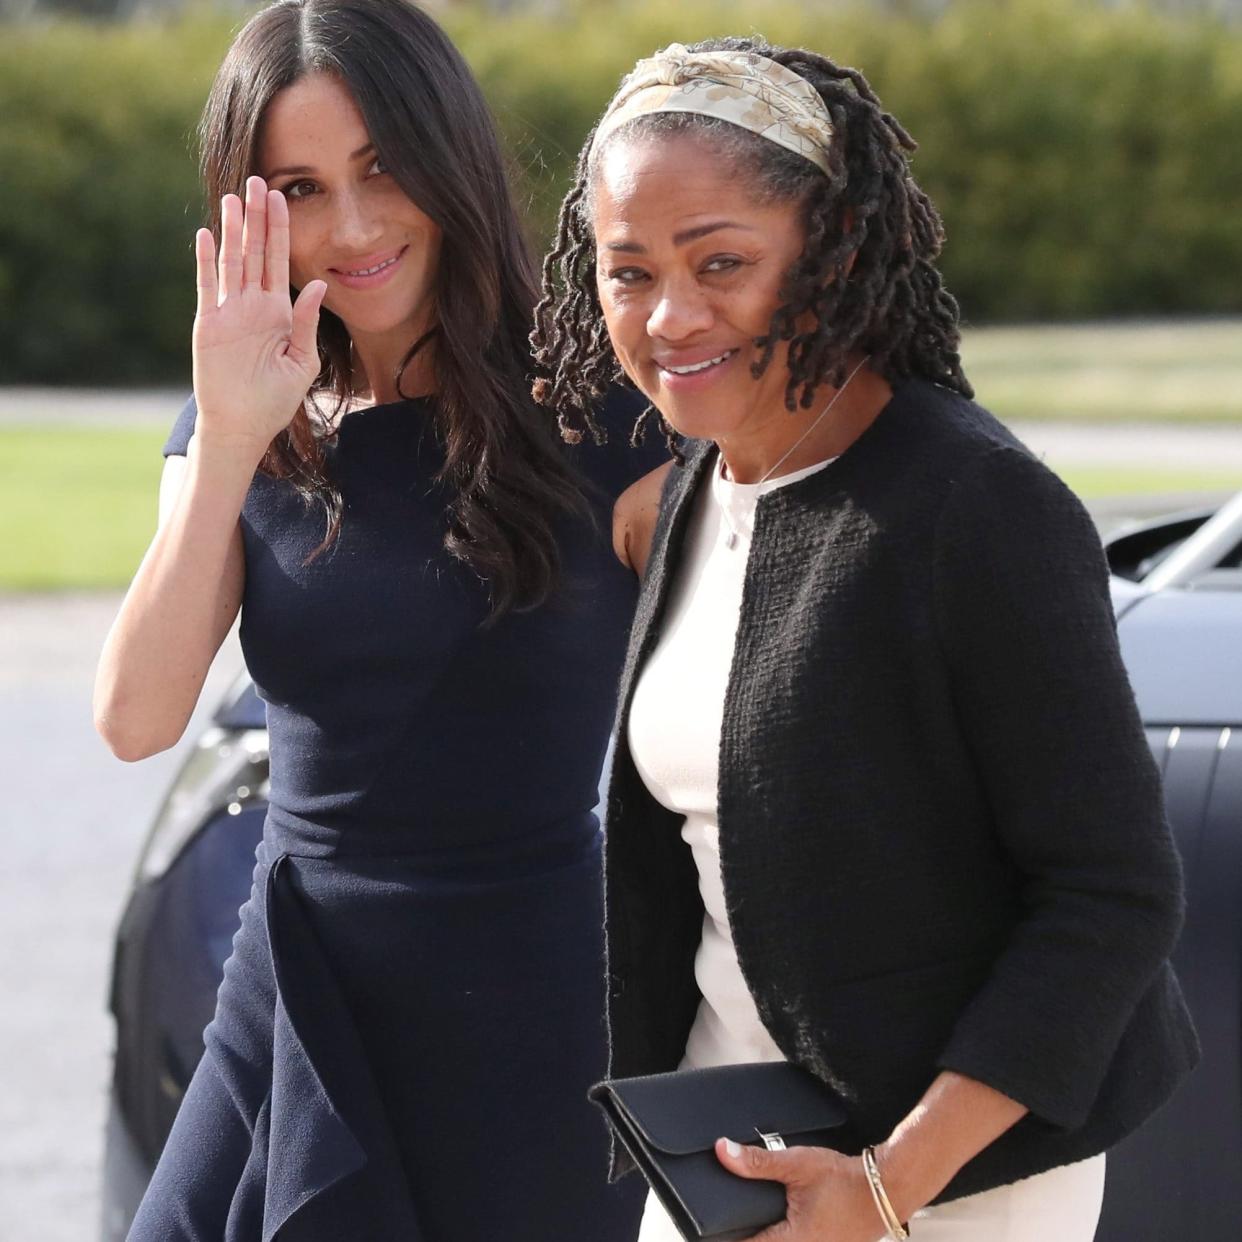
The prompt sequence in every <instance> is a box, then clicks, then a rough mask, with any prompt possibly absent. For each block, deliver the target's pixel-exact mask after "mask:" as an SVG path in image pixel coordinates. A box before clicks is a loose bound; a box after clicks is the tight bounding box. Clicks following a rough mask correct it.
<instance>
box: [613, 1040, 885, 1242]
mask: <svg viewBox="0 0 1242 1242" xmlns="http://www.w3.org/2000/svg"><path fill="white" fill-rule="evenodd" d="M590 1095H591V1099H593V1100H594V1101H595V1102H596V1103H597V1104H598V1105H599V1106H600V1107H601V1108H602V1109H603V1110H604V1112H605V1114H606V1115H607V1117H608V1120H609V1121H610V1122H611V1124H612V1126H613V1128H614V1130H615V1131H616V1133H617V1136H618V1138H619V1139H620V1141H621V1142H622V1144H624V1146H625V1148H626V1150H627V1151H628V1152H629V1153H630V1156H631V1157H632V1158H633V1160H634V1163H635V1164H636V1165H637V1166H638V1167H639V1169H640V1170H641V1171H642V1173H643V1175H644V1176H645V1177H646V1178H647V1181H648V1182H649V1183H650V1184H651V1188H652V1190H653V1191H654V1192H655V1194H656V1197H657V1198H658V1199H659V1200H660V1202H661V1204H663V1206H664V1209H665V1210H666V1211H667V1212H668V1214H669V1216H670V1217H672V1219H673V1221H674V1222H675V1223H676V1225H677V1227H678V1229H680V1230H681V1233H682V1236H683V1237H685V1238H686V1239H688V1240H689V1242H739V1240H740V1239H743V1238H754V1237H756V1235H758V1236H759V1237H761V1238H762V1237H764V1233H763V1232H762V1231H765V1230H767V1228H768V1227H769V1226H771V1225H777V1224H779V1223H780V1222H782V1221H785V1220H786V1219H787V1215H786V1214H787V1210H788V1212H789V1213H790V1215H789V1216H788V1219H789V1223H790V1224H794V1225H798V1224H799V1222H802V1221H803V1220H804V1219H805V1221H806V1222H807V1226H808V1227H809V1225H810V1222H811V1221H812V1220H813V1221H814V1222H815V1224H814V1227H815V1228H816V1229H817V1232H815V1233H810V1232H808V1233H805V1234H803V1233H797V1234H791V1233H789V1232H788V1231H787V1229H786V1230H785V1231H784V1232H781V1233H779V1234H776V1233H773V1235H772V1237H773V1239H774V1240H775V1239H776V1238H778V1237H779V1238H780V1239H781V1240H782V1242H795V1239H801V1238H802V1237H806V1238H807V1239H811V1238H812V1237H813V1238H815V1239H816V1242H820V1240H821V1239H823V1238H824V1237H826V1236H833V1237H834V1238H835V1237H836V1234H835V1233H833V1234H832V1235H827V1234H825V1232H824V1225H823V1223H820V1217H821V1216H822V1214H823V1213H822V1208H823V1206H824V1202H823V1199H824V1196H823V1193H822V1190H821V1188H820V1186H819V1179H818V1177H817V1176H816V1175H815V1174H816V1172H817V1171H818V1172H826V1171H828V1170H829V1168H831V1169H833V1170H837V1169H838V1167H839V1166H846V1165H850V1166H858V1167H857V1169H856V1170H854V1172H856V1174H857V1176H858V1178H860V1179H861V1178H863V1173H862V1168H861V1164H860V1163H859V1161H858V1159H857V1158H854V1159H852V1160H850V1159H848V1158H847V1157H844V1156H839V1155H837V1154H836V1153H833V1152H829V1151H824V1150H816V1149H822V1148H826V1147H828V1145H829V1143H830V1141H831V1139H832V1137H833V1134H832V1132H833V1131H834V1130H835V1129H836V1128H837V1127H838V1126H840V1125H841V1124H842V1123H843V1122H844V1121H845V1110H844V1108H843V1107H842V1106H841V1103H840V1101H839V1100H837V1098H836V1097H835V1096H834V1095H833V1094H832V1092H831V1091H829V1089H828V1088H827V1087H825V1086H824V1085H823V1084H822V1083H820V1082H819V1081H818V1080H817V1079H815V1078H814V1077H812V1076H811V1075H810V1074H808V1073H806V1071H805V1070H801V1069H799V1068H798V1067H797V1066H795V1065H790V1064H788V1063H787V1062H764V1063H759V1064H747V1065H723V1066H718V1067H715V1068H712V1069H703V1070H682V1071H679V1072H677V1073H673V1074H654V1075H651V1076H649V1077H646V1078H626V1079H613V1080H612V1081H609V1082H603V1083H600V1084H598V1085H597V1086H595V1087H593V1088H592V1089H591V1093H590ZM717 1139H722V1140H728V1141H730V1142H731V1143H733V1144H735V1145H736V1146H737V1147H738V1155H737V1156H736V1157H733V1156H730V1155H728V1154H727V1152H726V1151H725V1148H724V1143H723V1141H722V1142H721V1144H720V1147H719V1151H720V1153H721V1155H719V1156H718V1154H717V1151H718V1149H717V1144H716V1140H717ZM786 1146H788V1147H790V1148H792V1149H793V1150H784V1148H785V1147H786ZM726 1166H727V1167H726ZM731 1170H732V1171H731ZM782 1183H784V1184H782ZM787 1187H788V1193H789V1199H788V1207H787V1203H786V1188H787ZM854 1189H858V1190H861V1193H862V1195H863V1196H864V1197H865V1205H866V1207H867V1210H868V1211H869V1212H870V1213H871V1216H870V1224H871V1225H872V1226H874V1224H875V1216H874V1212H875V1209H874V1207H873V1206H872V1205H871V1201H870V1192H869V1191H868V1190H867V1186H866V1182H865V1180H862V1181H860V1182H859V1184H858V1186H857V1187H854V1186H853V1185H852V1183H851V1185H850V1190H851V1191H852V1190H854ZM829 1196H830V1202H831V1208H832V1210H833V1211H836V1210H837V1207H838V1196H837V1193H836V1191H835V1190H832V1191H830V1192H829ZM853 1200H854V1196H853V1195H852V1194H850V1195H848V1196H846V1197H845V1198H844V1199H842V1200H841V1201H840V1204H839V1206H841V1207H845V1204H846V1203H849V1204H850V1205H851V1206H850V1208H847V1209H846V1211H845V1213H844V1214H845V1216H847V1217H849V1216H852V1204H853ZM795 1217H797V1218H798V1219H797V1220H795ZM841 1223H842V1224H845V1223H846V1222H845V1221H842V1222H841ZM783 1228H785V1227H783ZM846 1229H847V1232H845V1233H842V1234H841V1235H840V1236H841V1238H842V1240H843V1242H855V1238H856V1234H855V1232H852V1231H849V1225H846ZM857 1237H858V1242H875V1234H874V1229H873V1232H872V1235H871V1236H864V1235H857Z"/></svg>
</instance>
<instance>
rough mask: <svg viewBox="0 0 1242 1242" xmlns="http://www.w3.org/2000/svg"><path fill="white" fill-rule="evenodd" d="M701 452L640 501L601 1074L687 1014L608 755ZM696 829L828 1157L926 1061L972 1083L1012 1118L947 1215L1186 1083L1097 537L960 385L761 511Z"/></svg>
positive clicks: (1096, 1143) (669, 824)
mask: <svg viewBox="0 0 1242 1242" xmlns="http://www.w3.org/2000/svg"><path fill="white" fill-rule="evenodd" d="M709 448H710V446H706V445H699V446H697V447H696V448H695V450H694V451H693V452H692V454H691V455H690V458H689V460H688V462H687V465H686V466H685V468H683V469H681V470H674V471H673V473H672V478H671V481H670V484H669V486H668V487H667V488H666V491H665V495H664V499H663V503H662V506H661V514H660V519H659V523H658V526H657V529H656V534H655V541H654V546H653V549H652V555H651V559H650V562H649V567H648V572H647V578H646V581H645V583H644V586H643V591H642V595H641V598H640V601H639V605H638V612H637V616H636V619H635V623H634V630H633V634H632V637H631V641H630V649H629V655H628V658H627V663H626V669H625V673H624V678H623V682H622V687H621V699H620V720H619V726H620V727H619V733H620V742H619V746H618V751H617V755H616V759H615V764H614V769H613V775H612V780H611V785H610V789H609V795H608V818H607V829H606V832H607V835H606V841H607V845H606V899H607V941H608V959H609V1001H608V1020H609V1027H610V1036H611V1065H610V1074H611V1075H613V1076H618V1077H623V1076H629V1075H633V1074H644V1073H655V1072H659V1071H663V1070H669V1069H673V1068H675V1067H676V1065H677V1063H678V1061H679V1059H680V1058H681V1056H682V1053H683V1051H684V1049H685V1043H686V1037H687V1034H688V1033H689V1029H690V1025H691V1023H692V1021H693V1019H694V1014H695V1011H696V1007H697V1005H698V1001H699V994H698V990H697V987H696V985H695V981H694V973H693V962H694V954H695V950H696V948H697V946H698V943H699V937H700V932H701V924H702V918H703V908H702V904H701V902H700V899H699V895H698V888H697V879H696V875H695V870H694V865H693V862H692V860H691V857H690V853H689V850H688V848H687V847H686V846H685V844H684V843H683V842H682V841H681V839H680V837H679V827H680V818H679V817H677V816H675V815H673V814H672V813H670V812H669V811H667V810H666V809H665V808H663V807H661V806H660V805H659V804H658V803H657V802H656V801H655V800H654V799H653V798H652V797H651V795H650V794H649V793H648V792H647V790H646V788H645V787H644V785H643V783H642V781H641V780H640V779H639V777H638V775H637V773H636V771H635V768H634V763H633V760H632V758H631V757H630V754H629V750H628V747H627V745H626V741H625V738H626V727H627V722H628V716H629V707H630V701H631V698H632V696H633V690H634V682H635V676H636V674H637V672H638V671H639V669H641V667H642V665H643V661H644V659H645V658H646V657H647V655H648V653H649V652H650V651H651V650H652V648H653V646H654V645H655V643H656V642H657V641H658V639H659V637H660V626H661V618H662V612H663V608H664V604H665V600H666V597H667V595H668V589H669V585H670V582H671V581H672V579H673V578H674V577H675V575H676V573H677V565H678V558H679V555H680V553H681V548H682V544H683V541H684V534H685V526H686V519H687V517H688V515H689V513H690V510H691V504H690V501H691V499H692V496H693V494H694V491H695V489H696V487H697V486H699V484H700V482H701V481H702V480H703V479H704V475H705V467H706V465H707V464H708V462H709V461H710V460H711V458H712V452H711V451H709ZM685 710H686V711H693V710H694V704H693V703H692V702H688V703H686V704H685ZM719 821H720V849H721V869H722V876H723V881H724V890H725V898H726V904H727V908H728V912H729V919H730V924H731V926H732V930H733V934H734V938H735V941H736V944H737V950H738V957H739V961H740V964H741V968H742V972H743V975H744V976H745V978H746V981H747V983H748V984H749V986H750V989H751V992H752V993H753V995H754V997H755V1000H756V1003H757V1006H758V1010H759V1014H760V1017H761V1019H762V1021H763V1023H764V1025H765V1027H766V1028H767V1029H768V1031H769V1032H770V1033H771V1035H772V1037H773V1038H774V1039H775V1041H776V1043H777V1044H778V1045H779V1047H780V1048H781V1050H782V1051H783V1052H784V1053H785V1055H786V1056H787V1057H788V1058H789V1059H790V1060H791V1061H794V1062H796V1063H797V1064H799V1065H801V1066H803V1067H804V1068H806V1069H807V1070H809V1071H811V1072H812V1073H813V1074H815V1075H817V1076H818V1077H819V1078H820V1079H822V1080H823V1081H824V1082H826V1083H828V1084H830V1085H831V1086H832V1087H834V1088H835V1089H836V1090H837V1091H838V1092H839V1093H840V1095H841V1096H842V1098H843V1099H844V1101H845V1103H846V1105H847V1108H848V1110H849V1113H850V1125H849V1127H848V1128H847V1132H846V1134H845V1135H844V1137H843V1140H842V1146H843V1148H844V1149H845V1150H857V1149H858V1148H859V1147H861V1145H863V1144H864V1143H874V1142H879V1141H881V1140H883V1139H884V1138H885V1137H887V1135H888V1133H889V1131H890V1130H891V1129H892V1127H893V1126H894V1125H895V1124H896V1122H897V1121H899V1120H900V1119H901V1118H902V1117H903V1116H904V1115H905V1114H906V1112H907V1111H908V1110H909V1109H910V1108H911V1107H912V1106H913V1105H914V1104H915V1102H916V1101H917V1100H918V1098H919V1097H920V1095H921V1094H922V1093H923V1091H924V1090H925V1088H926V1087H927V1086H928V1084H929V1083H930V1082H931V1080H932V1079H933V1078H934V1077H935V1075H936V1073H937V1072H938V1070H939V1069H941V1068H946V1069H952V1070H957V1071H959V1072H961V1073H963V1074H968V1075H970V1076H971V1077H973V1078H976V1079H979V1080H981V1081H982V1082H985V1083H988V1084H990V1085H992V1086H994V1087H996V1088H997V1089H998V1090H1000V1091H1003V1092H1005V1093H1006V1094H1007V1095H1010V1096H1012V1097H1013V1098H1014V1099H1016V1100H1019V1101H1020V1102H1022V1103H1023V1104H1025V1105H1027V1106H1028V1107H1029V1108H1030V1110H1031V1111H1030V1114H1029V1115H1028V1116H1027V1117H1025V1118H1024V1119H1023V1120H1022V1121H1021V1122H1020V1123H1019V1124H1018V1125H1017V1126H1016V1127H1015V1128H1014V1129H1012V1130H1011V1131H1010V1132H1009V1133H1007V1134H1006V1135H1004V1136H1003V1137H1002V1138H1001V1139H999V1140H998V1141H997V1142H996V1143H994V1144H993V1145H992V1146H991V1147H989V1148H988V1149H987V1150H985V1151H984V1152H982V1153H981V1154H980V1155H979V1156H978V1157H976V1158H975V1159H974V1160H972V1161H971V1162H970V1163H969V1164H968V1165H967V1166H966V1167H965V1168H964V1169H963V1170H962V1171H961V1172H960V1173H959V1175H958V1176H957V1177H956V1178H955V1179H954V1180H953V1181H952V1182H951V1183H950V1185H949V1186H948V1187H947V1188H946V1190H945V1192H944V1193H943V1195H942V1196H941V1198H942V1199H952V1198H956V1197H959V1196H961V1195H965V1194H972V1193H974V1192H976V1191H979V1190H983V1189H987V1188H989V1187H992V1186H996V1185H1000V1184H1003V1183H1006V1182H1011V1181H1014V1180H1017V1179H1018V1178H1021V1177H1025V1176H1029V1175H1031V1174H1033V1173H1037V1172H1040V1171H1042V1170H1044V1169H1048V1168H1052V1167H1054V1166H1056V1165H1059V1164H1064V1163H1068V1162H1070V1161H1074V1160H1078V1159H1083V1158H1085V1157H1087V1156H1090V1155H1094V1154H1096V1153H1097V1152H1099V1151H1102V1150H1104V1149H1105V1148H1106V1147H1108V1146H1109V1145H1111V1144H1112V1143H1114V1142H1115V1141H1116V1140H1118V1139H1119V1138H1121V1137H1122V1136H1123V1135H1125V1134H1127V1133H1128V1132H1129V1131H1131V1130H1132V1129H1134V1128H1135V1127H1136V1126H1138V1125H1139V1124H1140V1123H1141V1122H1142V1121H1143V1119H1144V1118H1146V1117H1147V1116H1148V1115H1149V1114H1150V1113H1151V1112H1152V1111H1153V1110H1154V1109H1155V1108H1157V1107H1158V1106H1159V1105H1160V1104H1161V1103H1162V1102H1163V1101H1164V1100H1165V1099H1166V1098H1167V1097H1168V1096H1169V1094H1170V1093H1171V1092H1172V1090H1173V1088H1174V1087H1175V1085H1176V1084H1177V1082H1178V1081H1179V1080H1180V1079H1181V1078H1182V1076H1183V1075H1185V1074H1186V1073H1187V1071H1188V1070H1189V1069H1190V1068H1191V1067H1192V1066H1193V1065H1194V1063H1195V1061H1196V1059H1197V1055H1198V1049H1197V1043H1196V1040H1195V1035H1194V1031H1193V1028H1192V1026H1191V1022H1190V1018H1189V1015H1188V1014H1187V1011H1186V1008H1185V1005H1184V1003H1183V1001H1182V997H1181V992H1180V990H1179V987H1178V984H1177V981H1176V979H1175V977H1174V975H1173V973H1172V971H1171V969H1170V967H1169V962H1168V956H1169V953H1170V950H1171V948H1172V946H1173V944H1174V941H1175V939H1176V937H1177V934H1178V930H1179V927H1180V924H1181V917H1182V889H1181V870H1180V866H1179V863H1178V858H1177V855H1176V852H1175V849H1174V846H1173V844H1172V840H1171V837H1170V834H1169V831H1168V827H1167V824H1166V822H1165V819H1164V814H1163V807H1162V800H1161V792H1160V783H1159V776H1158V773H1157V771H1156V768H1155V765H1154V763H1153V761H1152V759H1151V756H1150V754H1149V752H1148V749H1147V745H1146V742H1145V740H1144V736H1143V730H1142V727H1141V725H1140V722H1139V718H1138V713H1137V711H1136V709H1135V705H1134V700H1133V696H1132V694H1131V691H1130V686H1129V683H1128V681H1127V679H1126V674H1125V671H1124V669H1123V667H1122V664H1121V660H1120V657H1119V654H1118V649H1117V641H1116V632H1115V627H1114V621H1113V613H1112V609H1111V606H1110V601H1109V594H1108V587H1107V573H1106V568H1105V565H1104V561H1103V557H1102V554H1101V549H1100V544H1099V540H1098V538H1097V535H1096V533H1095V530H1094V528H1093V526H1092V524H1091V522H1090V519H1089V518H1088V517H1087V515H1086V513H1085V512H1084V511H1083V509H1082V507H1081V505H1080V504H1079V503H1078V501H1077V500H1076V499H1075V498H1074V496H1073V495H1072V494H1071V493H1070V492H1069V491H1068V489H1066V488H1065V487H1064V485H1063V484H1062V483H1061V482H1060V481H1059V480H1058V479H1057V478H1056V477H1055V476H1054V475H1053V474H1052V473H1051V472H1050V471H1049V470H1047V469H1046V468H1045V467H1044V466H1043V465H1042V464H1040V463H1039V462H1038V461H1037V460H1035V459H1034V458H1033V457H1032V456H1031V455H1030V454H1029V453H1028V452H1027V450H1026V449H1025V448H1023V447H1022V445H1021V444H1019V443H1018V442H1017V441H1016V440H1015V439H1014V438H1013V437H1012V435H1010V433H1009V432H1007V431H1006V430H1005V429H1004V427H1002V426H1001V424H999V423H998V422H997V421H996V420H995V419H994V418H992V416H991V415H989V414H988V413H987V412H986V411H985V410H982V409H980V408H979V407H978V406H976V405H974V404H972V403H971V402H969V401H966V400H965V399H963V398H961V397H959V396H958V395H956V394H954V393H951V392H949V391H947V390H944V389H941V388H938V387H935V386H933V385H931V384H927V383H924V382H922V381H907V382H905V383H903V384H901V385H899V386H898V387H897V389H896V390H895V393H894V396H893V398H892V400H891V401H890V403H889V404H888V406H887V407H886V408H885V409H884V411H883V412H882V413H881V414H880V416H879V417H878V419H877V420H876V421H875V422H874V423H873V424H872V426H871V427H870V428H869V429H868V430H867V431H866V432H865V433H864V435H863V436H862V437H861V438H860V439H859V440H858V441H857V442H856V443H855V444H854V445H853V446H852V447H851V448H850V449H849V450H848V451H847V452H846V453H845V454H844V455H843V456H842V457H841V458H840V459H839V460H838V461H836V462H834V463H833V464H832V465H831V466H829V467H828V468H827V469H826V470H823V471H821V472H819V473H817V474H815V475H812V476H811V477H809V478H806V479H803V480H801V481H799V482H797V483H794V484H791V485H789V486H786V487H784V488H781V489H780V490H778V491H776V492H773V493H771V494H770V495H768V496H765V497H764V498H763V499H762V500H761V501H760V503H759V508H758V512H757V515H756V522H755V531H754V540H753V545H752V550H751V554H750V562H749V565H748V569H747V578H746V587H745V594H744V597H743V603H742V611H741V621H740V625H739V629H738V634H737V641H736V648H735V651H734V656H733V665H732V669H731V671H730V676H729V685H728V692H727V696H726V700H725V712H724V729H723V735H722V738H721V746H720V784H719ZM627 1167H628V1161H627V1160H626V1158H625V1157H624V1156H623V1155H622V1154H620V1153H618V1154H616V1155H615V1156H614V1167H613V1174H614V1176H616V1175H618V1174H619V1173H621V1172H623V1171H625V1169H626V1168H627Z"/></svg>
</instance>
